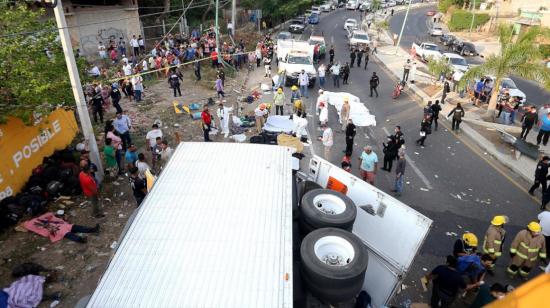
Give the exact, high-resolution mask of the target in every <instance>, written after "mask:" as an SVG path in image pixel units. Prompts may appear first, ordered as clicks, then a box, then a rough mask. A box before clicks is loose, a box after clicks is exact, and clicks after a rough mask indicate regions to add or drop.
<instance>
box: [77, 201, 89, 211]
mask: <svg viewBox="0 0 550 308" xmlns="http://www.w3.org/2000/svg"><path fill="white" fill-rule="evenodd" d="M88 203H90V202H89V201H87V200H86V201H84V202H82V203H80V204H79V205H78V206H79V207H80V208H81V209H83V208H85V207H86V206H88Z"/></svg>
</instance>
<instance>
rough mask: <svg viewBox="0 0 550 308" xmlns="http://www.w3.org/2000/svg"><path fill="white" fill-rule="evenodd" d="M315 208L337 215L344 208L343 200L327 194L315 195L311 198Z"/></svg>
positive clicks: (342, 211)
mask: <svg viewBox="0 0 550 308" xmlns="http://www.w3.org/2000/svg"><path fill="white" fill-rule="evenodd" d="M313 205H314V206H315V208H316V209H317V210H319V211H321V212H323V213H325V214H328V215H339V214H342V213H344V211H345V210H346V204H345V202H344V200H342V199H340V198H338V197H336V196H333V195H329V194H321V195H317V196H315V197H314V198H313Z"/></svg>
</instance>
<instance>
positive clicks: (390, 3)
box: [386, 0, 397, 7]
mask: <svg viewBox="0 0 550 308" xmlns="http://www.w3.org/2000/svg"><path fill="white" fill-rule="evenodd" d="M386 4H387V5H388V7H394V6H396V5H397V2H395V1H393V0H390V1H386Z"/></svg>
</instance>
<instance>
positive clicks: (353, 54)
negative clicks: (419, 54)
mask: <svg viewBox="0 0 550 308" xmlns="http://www.w3.org/2000/svg"><path fill="white" fill-rule="evenodd" d="M355 58H357V52H356V51H355V48H352V49H351V52H350V54H349V67H350V68H351V67H353V64H354V63H355Z"/></svg>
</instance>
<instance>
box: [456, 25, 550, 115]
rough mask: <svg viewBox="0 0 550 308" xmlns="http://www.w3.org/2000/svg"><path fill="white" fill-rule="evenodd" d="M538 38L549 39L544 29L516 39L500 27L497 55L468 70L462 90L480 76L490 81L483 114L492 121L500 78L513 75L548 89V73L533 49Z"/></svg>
mask: <svg viewBox="0 0 550 308" xmlns="http://www.w3.org/2000/svg"><path fill="white" fill-rule="evenodd" d="M541 37H549V32H548V30H547V29H542V28H540V27H530V28H529V29H528V30H527V31H525V32H523V33H521V34H519V35H518V36H517V38H516V37H515V35H514V32H513V26H512V25H501V26H500V27H499V42H500V54H498V55H490V56H489V57H487V58H486V61H485V63H483V64H481V65H479V66H476V67H472V68H470V70H468V72H466V74H464V76H463V77H462V80H461V83H462V85H463V86H464V85H465V84H466V83H468V82H472V81H474V80H475V79H479V78H481V77H483V76H492V77H493V78H494V87H493V89H494V90H493V95H491V100H490V101H489V107H488V108H487V114H488V116H490V117H491V118H492V119H493V120H494V110H495V109H496V106H497V93H498V90H499V88H500V84H501V81H502V78H506V77H508V76H510V75H516V76H519V77H522V78H525V79H529V80H534V81H538V82H540V83H541V84H542V85H543V86H544V87H545V88H546V89H550V70H549V69H547V68H546V67H545V66H544V65H543V64H542V54H541V53H540V50H539V48H538V46H537V45H538V44H537V41H538V40H539V39H540V38H541Z"/></svg>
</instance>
